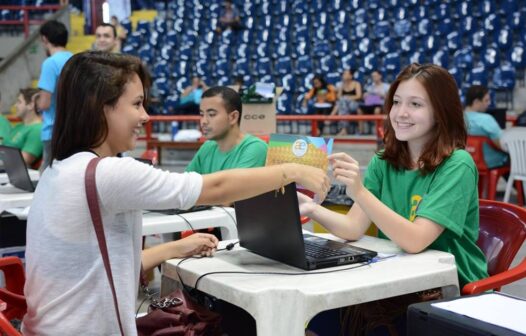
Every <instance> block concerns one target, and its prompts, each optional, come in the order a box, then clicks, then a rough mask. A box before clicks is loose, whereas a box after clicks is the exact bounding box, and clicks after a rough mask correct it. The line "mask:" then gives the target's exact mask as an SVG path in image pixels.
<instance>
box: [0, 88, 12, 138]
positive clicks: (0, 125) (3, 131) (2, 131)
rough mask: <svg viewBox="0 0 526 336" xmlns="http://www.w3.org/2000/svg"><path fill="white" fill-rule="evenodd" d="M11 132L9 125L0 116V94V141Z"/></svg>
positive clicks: (0, 114)
mask: <svg viewBox="0 0 526 336" xmlns="http://www.w3.org/2000/svg"><path fill="white" fill-rule="evenodd" d="M9 132H11V123H10V122H9V120H7V118H6V117H4V116H3V115H2V95H1V94H0V141H2V140H3V139H4V138H6V137H7V136H8V135H9Z"/></svg>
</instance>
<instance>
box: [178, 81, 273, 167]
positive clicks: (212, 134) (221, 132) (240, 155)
mask: <svg viewBox="0 0 526 336" xmlns="http://www.w3.org/2000/svg"><path fill="white" fill-rule="evenodd" d="M199 113H200V114H201V121H200V123H201V129H202V132H203V135H204V136H205V137H206V139H207V140H208V141H206V142H205V143H204V144H203V145H202V146H201V148H199V150H198V151H197V153H196V154H195V156H194V158H193V159H192V161H191V162H190V164H189V165H188V167H186V171H187V172H192V171H193V172H197V173H200V174H209V173H213V172H217V171H220V170H225V169H232V168H251V167H262V166H264V165H265V161H266V158H267V144H266V143H265V142H264V141H263V140H261V139H259V138H257V137H255V136H252V135H250V134H245V133H242V132H241V129H240V128H239V126H240V123H241V116H242V104H241V97H240V96H239V94H238V93H237V92H236V91H234V90H232V89H230V88H228V87H226V86H216V87H212V88H210V89H208V90H206V91H205V92H204V93H203V96H202V100H201V104H200V106H199Z"/></svg>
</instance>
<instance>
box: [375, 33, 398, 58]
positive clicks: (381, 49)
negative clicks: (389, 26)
mask: <svg viewBox="0 0 526 336" xmlns="http://www.w3.org/2000/svg"><path fill="white" fill-rule="evenodd" d="M395 49H397V45H396V42H395V41H394V40H393V39H392V38H390V37H385V38H383V39H382V40H381V41H380V43H379V46H378V48H377V52H376V54H377V55H385V54H388V53H390V52H392V51H393V50H395Z"/></svg>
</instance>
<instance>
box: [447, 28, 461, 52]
mask: <svg viewBox="0 0 526 336" xmlns="http://www.w3.org/2000/svg"><path fill="white" fill-rule="evenodd" d="M461 46H462V36H460V34H459V33H458V32H456V31H454V32H451V33H449V34H448V35H447V47H448V49H449V50H451V51H452V52H455V51H457V50H458V49H459V48H460V47H461Z"/></svg>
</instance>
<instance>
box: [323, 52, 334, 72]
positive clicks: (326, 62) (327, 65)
mask: <svg viewBox="0 0 526 336" xmlns="http://www.w3.org/2000/svg"><path fill="white" fill-rule="evenodd" d="M320 70H321V71H322V73H324V74H327V73H330V72H334V71H336V61H335V59H334V56H333V55H331V54H330V53H329V54H328V55H325V56H323V57H322V58H321V59H320Z"/></svg>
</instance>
